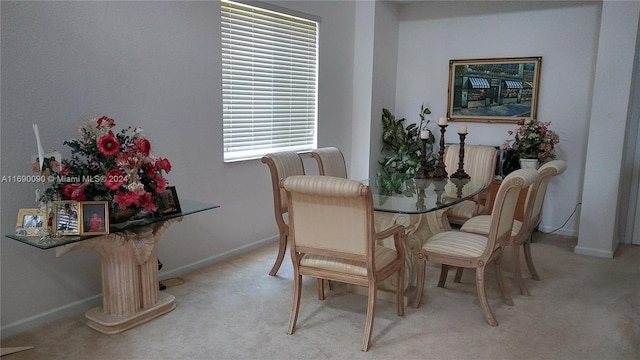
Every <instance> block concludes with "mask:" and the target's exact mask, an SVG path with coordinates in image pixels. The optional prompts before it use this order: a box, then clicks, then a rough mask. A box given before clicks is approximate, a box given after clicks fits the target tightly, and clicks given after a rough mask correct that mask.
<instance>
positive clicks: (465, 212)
mask: <svg viewBox="0 0 640 360" xmlns="http://www.w3.org/2000/svg"><path fill="white" fill-rule="evenodd" d="M483 208H484V207H483V206H482V205H479V204H478V203H476V202H475V201H471V200H465V201H463V202H461V203H458V204H455V205H453V206H452V207H450V208H449V210H448V211H447V217H450V218H452V219H455V220H457V219H465V220H466V219H471V218H472V217H474V216H476V215H478V214H479V213H480V212H482V209H483Z"/></svg>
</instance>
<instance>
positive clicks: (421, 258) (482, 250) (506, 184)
mask: <svg viewBox="0 0 640 360" xmlns="http://www.w3.org/2000/svg"><path fill="white" fill-rule="evenodd" d="M537 179H538V172H537V171H536V170H534V169H521V170H516V171H514V172H512V173H511V174H509V175H508V176H507V177H506V178H505V179H504V180H503V181H502V184H501V185H500V188H499V189H498V193H497V195H496V199H495V205H494V207H493V210H492V212H491V222H490V225H489V234H488V235H479V234H472V233H467V232H461V231H445V232H441V233H438V234H436V235H434V236H432V237H431V238H429V239H428V240H427V242H426V243H425V244H424V245H423V246H422V249H420V250H419V251H418V256H417V257H418V260H417V263H418V282H417V286H416V293H415V299H414V302H413V304H414V306H415V307H418V306H420V301H421V300H422V292H423V290H424V278H425V269H426V262H427V261H432V262H435V263H439V264H442V265H443V266H457V267H464V268H475V269H476V291H477V294H478V300H479V301H480V306H481V308H482V311H483V313H484V317H485V319H486V320H487V322H488V323H489V324H490V325H492V326H497V325H498V321H497V320H496V317H495V314H494V313H493V310H491V307H490V306H489V302H488V301H487V294H486V290H485V272H486V268H487V266H489V265H490V264H495V268H496V275H497V278H498V287H499V288H500V292H501V293H502V300H503V301H504V303H505V304H507V305H513V300H512V299H511V296H510V295H509V293H508V292H507V291H506V289H505V286H504V281H503V280H502V271H501V268H500V260H501V258H502V251H503V248H504V246H505V244H506V243H507V241H508V240H509V237H510V236H511V231H512V228H513V216H514V214H515V209H516V203H517V201H518V195H519V194H520V189H522V188H524V187H527V186H529V185H531V184H532V183H533V182H535V181H536V180H537Z"/></svg>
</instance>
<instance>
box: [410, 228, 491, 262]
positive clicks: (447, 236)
mask: <svg viewBox="0 0 640 360" xmlns="http://www.w3.org/2000/svg"><path fill="white" fill-rule="evenodd" d="M487 241H488V239H487V237H486V236H483V235H478V234H471V233H467V232H461V231H445V232H441V233H438V234H435V235H434V236H432V237H431V238H429V240H427V242H426V243H425V244H424V245H423V246H422V250H424V251H426V252H427V253H437V254H444V255H451V256H457V257H468V258H477V257H479V256H480V255H482V253H483V252H484V249H485V248H486V247H487Z"/></svg>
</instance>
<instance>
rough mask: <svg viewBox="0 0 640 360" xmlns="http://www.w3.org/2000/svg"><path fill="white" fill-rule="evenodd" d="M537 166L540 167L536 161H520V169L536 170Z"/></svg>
mask: <svg viewBox="0 0 640 360" xmlns="http://www.w3.org/2000/svg"><path fill="white" fill-rule="evenodd" d="M538 166H540V162H539V161H538V159H520V169H536V170H538Z"/></svg>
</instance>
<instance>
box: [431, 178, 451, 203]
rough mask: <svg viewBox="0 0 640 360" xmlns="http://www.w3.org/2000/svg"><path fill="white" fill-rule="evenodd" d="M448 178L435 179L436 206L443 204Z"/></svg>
mask: <svg viewBox="0 0 640 360" xmlns="http://www.w3.org/2000/svg"><path fill="white" fill-rule="evenodd" d="M447 182H448V181H447V180H445V179H444V178H441V179H437V180H434V181H433V188H434V192H435V193H436V206H441V205H442V204H443V203H442V195H443V194H444V188H445V186H446V185H447Z"/></svg>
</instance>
